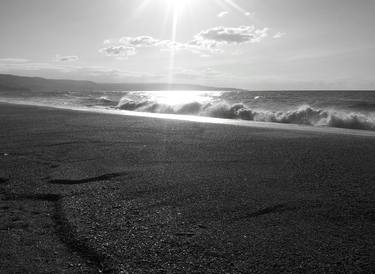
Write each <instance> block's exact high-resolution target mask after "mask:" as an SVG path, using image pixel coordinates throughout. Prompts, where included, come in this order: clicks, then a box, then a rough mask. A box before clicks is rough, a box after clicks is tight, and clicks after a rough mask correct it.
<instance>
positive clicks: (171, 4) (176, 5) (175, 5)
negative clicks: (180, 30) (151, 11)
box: [164, 0, 192, 12]
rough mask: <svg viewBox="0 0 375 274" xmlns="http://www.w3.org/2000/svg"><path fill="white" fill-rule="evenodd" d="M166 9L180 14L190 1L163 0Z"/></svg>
mask: <svg viewBox="0 0 375 274" xmlns="http://www.w3.org/2000/svg"><path fill="white" fill-rule="evenodd" d="M164 1H165V4H166V5H167V7H168V8H171V9H172V10H173V11H176V10H177V11H179V12H182V11H183V10H184V9H186V8H188V7H189V6H190V5H191V2H192V0H164Z"/></svg>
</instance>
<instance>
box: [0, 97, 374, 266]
mask: <svg viewBox="0 0 375 274" xmlns="http://www.w3.org/2000/svg"><path fill="white" fill-rule="evenodd" d="M374 182H375V138H374V137H373V136H361V135H360V134H358V135H356V136H355V135H353V134H340V133H339V132H336V133H335V132H330V133H326V132H324V131H308V130H292V129H282V128H267V127H251V126H248V127H241V126H236V125H224V124H214V123H201V122H200V123H198V122H193V121H181V120H169V119H156V118H152V117H136V116H123V115H115V114H113V115H110V114H102V113H90V112H80V111H73V110H64V109H53V108H48V107H37V106H22V105H11V104H0V198H1V199H0V213H1V215H0V241H1V242H0V243H1V244H0V272H1V273H48V272H54V273H253V272H294V273H298V272H299V273H305V272H346V273H371V272H374V271H375V259H374V254H375V235H374V233H373V232H374V229H375V223H374V221H375V184H374Z"/></svg>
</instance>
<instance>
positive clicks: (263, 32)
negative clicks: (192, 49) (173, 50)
mask: <svg viewBox="0 0 375 274" xmlns="http://www.w3.org/2000/svg"><path fill="white" fill-rule="evenodd" d="M267 32H268V28H264V29H256V28H255V27H254V26H240V27H215V28H211V29H207V30H204V31H201V32H200V33H199V34H197V35H196V36H195V39H194V40H193V41H192V42H191V43H193V44H196V45H206V46H209V47H211V48H213V47H217V46H220V45H225V44H242V43H255V42H260V41H261V40H262V39H263V38H265V37H267V35H268V33H267Z"/></svg>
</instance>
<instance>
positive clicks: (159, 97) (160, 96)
mask: <svg viewBox="0 0 375 274" xmlns="http://www.w3.org/2000/svg"><path fill="white" fill-rule="evenodd" d="M149 96H150V97H151V98H152V100H153V101H156V102H159V103H162V104H166V105H170V106H177V105H182V104H186V103H192V102H197V103H208V102H209V101H211V100H212V98H213V97H214V96H215V94H214V92H207V91H192V90H179V91H175V90H171V91H150V92H149Z"/></svg>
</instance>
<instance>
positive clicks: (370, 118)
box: [116, 97, 375, 130]
mask: <svg viewBox="0 0 375 274" xmlns="http://www.w3.org/2000/svg"><path fill="white" fill-rule="evenodd" d="M116 108H118V109H122V110H130V111H141V112H152V113H166V114H184V115H200V116H209V117H216V118H225V119H242V120H249V121H258V122H273V123H286V124H298V125H309V126H327V127H338V128H350V129H364V130H375V113H369V114H363V113H360V112H349V111H345V110H335V109H321V108H314V107H312V106H310V105H302V106H299V107H297V108H294V109H290V110H284V111H272V110H264V109H252V108H250V107H248V106H246V105H245V104H243V103H236V104H229V103H227V102H225V101H214V102H211V103H199V102H190V103H187V104H179V105H168V104H163V103H159V102H156V101H151V100H147V99H144V100H140V101H135V100H132V99H129V98H127V97H123V98H121V100H120V101H119V103H118V105H117V107H116Z"/></svg>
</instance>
